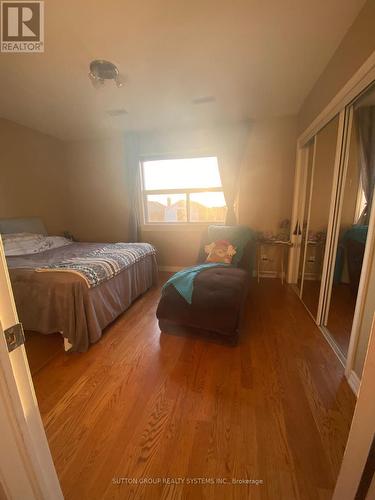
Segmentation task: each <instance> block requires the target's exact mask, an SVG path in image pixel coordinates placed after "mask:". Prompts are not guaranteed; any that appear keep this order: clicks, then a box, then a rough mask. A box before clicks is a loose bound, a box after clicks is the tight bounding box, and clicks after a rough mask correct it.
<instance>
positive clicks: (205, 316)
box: [156, 267, 249, 343]
mask: <svg viewBox="0 0 375 500" xmlns="http://www.w3.org/2000/svg"><path fill="white" fill-rule="evenodd" d="M248 282H249V273H248V272H247V271H245V270H244V269H240V268H235V267H229V268H228V267H215V268H212V269H205V270H204V271H202V272H201V273H199V274H198V275H197V276H196V278H195V280H194V290H193V297H192V303H191V304H189V303H188V302H186V300H185V299H184V298H183V297H182V296H181V295H180V294H179V292H178V291H177V290H176V289H175V287H174V286H173V285H169V286H168V287H167V288H165V289H164V290H163V293H162V296H161V299H160V302H159V306H158V308H157V311H156V316H157V318H158V319H159V327H160V330H161V331H162V332H168V333H181V332H183V331H184V330H185V331H187V332H194V333H199V334H202V333H203V334H206V335H207V334H210V335H212V334H214V335H216V336H219V337H221V338H225V339H226V340H228V341H230V342H231V343H234V342H236V341H237V339H238V333H239V328H240V324H241V318H242V316H243V312H244V305H245V300H246V296H247V291H248Z"/></svg>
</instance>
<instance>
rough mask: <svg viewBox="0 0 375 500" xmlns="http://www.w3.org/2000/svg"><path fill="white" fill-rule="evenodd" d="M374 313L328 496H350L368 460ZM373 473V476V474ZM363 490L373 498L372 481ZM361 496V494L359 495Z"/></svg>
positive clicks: (373, 403) (342, 499)
mask: <svg viewBox="0 0 375 500" xmlns="http://www.w3.org/2000/svg"><path fill="white" fill-rule="evenodd" d="M374 393H375V316H374V320H373V323H372V333H371V337H370V341H369V345H368V349H367V356H366V361H365V365H364V368H363V374H362V380H361V385H360V389H359V394H358V401H357V405H356V407H355V411H354V416H353V420H352V425H351V428H350V432H349V437H348V442H347V444H346V449H345V453H344V458H343V461H342V464H341V470H340V474H339V477H338V479H337V483H336V489H335V492H334V495H333V499H332V500H353V499H354V498H356V492H357V490H358V488H359V487H360V484H361V481H362V480H363V476H362V474H363V471H364V468H365V466H366V461H367V460H368V457H369V453H370V449H371V445H372V442H373V438H374V435H375V398H374ZM374 477H375V476H374ZM374 481H375V479H374V478H373V481H372V485H371V486H370V489H369V491H368V493H367V496H366V500H367V499H368V500H371V499H373V498H375V496H374V495H373V492H374V489H375V484H374ZM360 498H362V497H360Z"/></svg>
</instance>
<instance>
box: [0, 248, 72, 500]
mask: <svg viewBox="0 0 375 500" xmlns="http://www.w3.org/2000/svg"><path fill="white" fill-rule="evenodd" d="M17 323H18V317H17V311H16V307H15V304H14V299H13V294H12V289H11V286H10V280H9V274H8V269H7V265H6V261H5V257H4V250H3V245H2V242H1V238H0V428H1V437H0V443H1V445H0V497H1V496H2V495H3V496H5V497H6V498H9V499H12V500H13V499H14V500H20V499H22V500H34V499H38V500H39V499H40V500H55V499H56V500H60V499H62V498H63V495H62V492H61V488H60V484H59V481H58V478H57V474H56V470H55V467H54V464H53V461H52V457H51V453H50V450H49V447H48V442H47V438H46V435H45V432H44V428H43V424H42V420H41V417H40V413H39V408H38V403H37V400H36V397H35V393H34V387H33V383H32V380H31V376H30V371H29V365H28V362H27V357H26V352H25V348H24V346H23V345H21V346H20V347H17V348H16V349H15V350H13V351H12V352H11V353H9V352H8V347H7V343H6V340H5V335H4V331H5V330H7V329H8V328H10V327H11V326H13V325H15V324H17Z"/></svg>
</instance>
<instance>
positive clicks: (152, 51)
mask: <svg viewBox="0 0 375 500" xmlns="http://www.w3.org/2000/svg"><path fill="white" fill-rule="evenodd" d="M363 4H364V0H314V1H311V0H282V1H280V0H268V1H265V0H219V1H218V0H189V1H186V0H138V1H134V0H101V1H98V0H90V1H89V0H64V1H62V0H46V1H45V18H46V19H45V52H44V53H43V54H5V53H1V54H0V74H1V79H0V116H2V117H3V118H7V119H9V120H13V121H16V122H18V123H21V124H23V125H26V126H29V127H32V128H35V129H37V130H40V131H43V132H46V133H48V134H51V135H54V136H56V137H59V138H61V139H64V140H76V139H82V138H92V137H99V136H108V135H110V134H112V133H114V132H120V131H123V130H146V129H147V130H150V129H152V130H155V129H156V130H157V129H170V128H176V127H196V126H202V125H204V126H206V125H210V124H213V123H215V124H216V123H232V122H238V121H242V120H249V119H257V118H265V117H270V116H280V115H284V114H294V113H297V112H298V110H299V108H300V107H301V105H302V103H303V100H304V99H305V97H306V96H307V94H308V92H309V90H310V89H311V88H312V86H313V84H314V82H315V81H316V79H317V78H318V76H319V75H320V73H321V72H322V70H323V69H324V67H325V66H326V64H327V63H328V61H329V59H330V58H331V57H332V55H333V53H334V51H335V49H336V48H337V46H338V45H339V43H340V41H341V39H342V38H343V36H344V34H345V33H346V31H347V30H348V28H349V26H350V25H351V24H352V22H353V21H354V19H355V17H356V16H357V15H358V13H359V11H360V9H361V7H362V6H363ZM98 58H103V59H108V60H110V61H112V62H114V63H115V64H117V66H118V68H119V70H120V72H121V73H122V75H123V76H125V77H126V80H127V81H126V84H125V85H124V86H123V87H122V88H116V87H115V85H113V84H112V82H108V83H107V84H106V85H105V86H104V87H103V88H100V89H94V88H93V87H92V85H91V83H90V81H89V79H88V66H89V63H90V61H91V60H92V59H98ZM206 97H210V99H205V98H206ZM212 97H214V98H215V100H212ZM202 98H203V99H202ZM194 99H198V100H202V101H203V102H202V103H201V104H194V103H193V102H192V101H193V100H194ZM120 108H125V109H126V110H127V114H126V115H120V116H109V115H108V114H107V113H106V111H109V110H117V109H120Z"/></svg>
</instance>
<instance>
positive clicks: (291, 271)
mask: <svg viewBox="0 0 375 500" xmlns="http://www.w3.org/2000/svg"><path fill="white" fill-rule="evenodd" d="M374 83H375V51H374V52H373V53H372V54H371V55H370V57H369V58H368V59H367V60H366V61H365V62H364V64H363V65H362V66H361V67H360V68H359V69H358V71H357V72H356V73H355V74H354V75H353V76H352V78H350V80H349V81H348V82H347V83H346V84H345V85H344V86H343V87H342V89H341V90H340V91H339V92H338V93H337V94H336V96H335V97H334V98H333V99H332V100H331V101H330V102H329V104H328V105H327V106H326V107H325V108H324V109H323V111H322V112H321V113H320V114H319V115H318V116H317V117H316V118H315V119H314V120H313V122H312V123H311V124H310V126H308V127H307V128H306V130H305V131H304V132H303V133H302V134H301V135H300V136H299V138H298V140H297V158H296V170H295V182H294V185H295V191H294V199H293V211H292V218H291V228H292V229H291V231H293V230H294V228H295V227H296V224H297V223H298V222H299V217H300V210H299V207H300V205H299V199H300V195H301V194H300V193H298V190H299V186H300V185H301V184H300V183H301V169H302V161H306V160H304V156H305V155H303V154H302V150H303V148H304V147H305V146H306V145H307V144H308V142H309V141H310V140H311V139H313V137H314V136H315V135H316V134H317V133H318V132H319V131H320V130H321V129H323V128H324V127H325V125H327V124H328V123H329V122H330V121H331V120H332V119H333V118H334V117H335V116H336V115H337V114H341V113H344V116H346V121H345V122H344V123H343V127H342V130H341V135H340V130H339V133H338V141H340V144H341V146H340V151H341V155H342V154H343V152H344V151H343V150H342V147H343V146H345V142H346V141H345V138H344V136H345V134H347V133H348V127H349V121H348V117H350V114H351V113H352V111H351V107H352V104H353V102H354V101H355V100H356V99H357V98H358V97H359V95H360V94H361V93H363V92H364V91H365V90H366V89H367V88H368V87H370V86H371V85H372V84H374ZM336 154H338V151H336ZM346 156H347V155H346ZM344 157H345V155H344ZM344 157H343V156H341V159H340V163H338V165H335V168H336V167H340V166H341V175H343V174H344V173H345V163H343V162H345V161H346V158H344ZM335 163H337V162H336V161H335ZM338 174H339V172H337V175H338ZM338 179H339V177H337V179H336V189H337V194H336V198H335V200H336V201H335V203H331V205H332V206H331V209H332V210H330V220H331V216H332V218H333V217H337V213H338V212H337V211H338V210H339V208H340V203H342V200H341V198H342V197H341V196H339V197H338V198H337V195H338V193H340V194H341V190H339V188H342V182H341V183H340V185H337V182H338ZM374 201H375V193H374ZM331 202H332V200H331ZM373 206H374V205H373ZM335 214H336V215H335ZM333 220H334V219H332V221H333ZM374 226H375V210H372V213H371V217H370V222H369V231H368V235H367V242H366V249H365V255H364V259H363V265H362V273H361V279H360V283H359V288H358V295H357V303H356V308H355V313H354V318H353V325H352V332H351V337H350V343H349V350H348V355H347V358H346V360H344V359H343V356H342V355H341V356H340V355H339V354H340V352H341V351H339V349H338V348H337V346H336V344H335V343H334V342H333V340H332V337H331V336H330V335H328V334H327V329H325V328H323V327H322V326H321V322H322V320H323V319H325V315H326V314H327V312H326V311H327V309H326V308H323V304H324V301H327V300H329V295H330V292H328V288H327V284H328V277H329V276H330V274H329V273H330V272H332V260H330V261H329V259H332V254H333V252H334V250H333V249H334V238H336V237H337V236H336V234H337V220H335V227H334V228H333V227H331V231H330V233H331V239H330V251H329V252H327V248H326V251H325V258H324V263H323V274H324V276H323V274H322V282H323V277H324V278H325V280H326V281H325V287H324V290H323V291H322V290H321V297H320V300H319V306H318V314H317V318H314V321H315V322H316V323H317V325H318V326H319V328H320V329H321V331H322V333H323V335H324V336H325V338H326V339H327V341H328V342H329V344H330V345H331V347H332V348H333V350H334V352H335V353H336V354H337V356H338V357H339V359H340V361H341V362H342V364H343V365H344V366H345V375H346V377H347V378H348V381H349V384H350V386H351V388H352V389H353V391H354V392H355V393H356V394H357V392H358V389H359V383H360V380H359V378H358V376H357V375H356V374H355V373H354V371H353V365H354V360H355V356H356V350H357V343H358V335H359V331H360V325H361V321H362V315H363V309H364V303H365V298H366V291H367V284H368V279H369V272H370V266H371V263H372V258H373V257H374V256H375V227H374ZM334 229H335V230H334ZM327 240H328V234H327ZM291 241H292V243H293V245H294V246H293V247H292V248H291V249H290V252H289V266H288V276H287V282H288V283H291V284H296V283H297V282H298V264H299V260H298V256H299V255H298V254H299V253H300V252H298V248H297V246H298V235H297V236H296V235H293V234H291ZM296 243H297V245H296ZM329 253H330V256H329ZM329 262H330V263H331V265H330V267H329V266H328V263H329ZM330 279H331V278H330ZM325 330H326V331H325Z"/></svg>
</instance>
